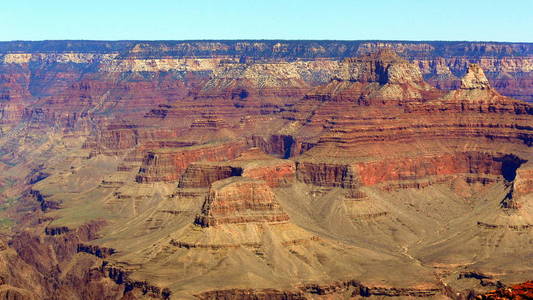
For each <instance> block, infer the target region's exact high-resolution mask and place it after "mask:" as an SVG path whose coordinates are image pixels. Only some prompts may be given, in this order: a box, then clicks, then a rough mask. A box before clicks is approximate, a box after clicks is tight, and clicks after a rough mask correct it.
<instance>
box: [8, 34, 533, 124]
mask: <svg viewBox="0 0 533 300" xmlns="http://www.w3.org/2000/svg"><path fill="white" fill-rule="evenodd" d="M378 49H391V50H393V51H395V52H397V53H399V54H400V55H401V56H403V57H405V58H407V59H409V60H411V61H412V63H414V64H416V65H418V66H419V68H420V71H416V72H415V74H401V73H398V72H396V71H395V70H394V69H395V68H400V69H401V68H402V67H401V66H395V67H393V68H392V69H391V70H390V75H391V76H392V77H391V78H388V79H387V80H389V81H391V82H396V83H400V82H398V80H402V81H413V79H415V78H412V76H415V77H416V80H414V81H420V79H421V78H420V77H421V76H423V77H424V78H425V79H428V80H429V82H431V83H432V84H433V85H435V86H438V87H440V88H445V89H449V88H454V87H458V86H459V84H460V82H459V81H458V79H457V78H458V77H460V76H462V75H463V74H465V72H466V70H467V68H468V65H469V64H470V63H472V62H476V63H478V64H479V65H480V67H481V68H483V69H484V70H485V72H486V73H487V74H488V79H489V81H490V82H491V83H492V85H493V86H494V87H495V88H496V89H497V90H499V91H500V92H501V93H502V94H503V95H508V96H513V97H516V98H519V99H523V100H531V99H532V98H531V95H532V94H533V93H532V90H531V80H532V75H531V74H532V72H533V61H532V58H531V56H532V53H533V50H532V49H533V47H532V46H531V45H530V44H527V43H524V44H520V43H507V44H506V43H469V42H372V41H368V42H366V41H353V42H343V41H337V42H326V41H308V42H306V41H301V42H300V41H205V42H196V41H190V42H83V41H68V42H61V41H50V42H2V43H0V73H1V74H2V75H1V77H0V100H1V101H2V105H1V110H2V111H3V113H2V122H4V123H5V122H8V123H12V122H16V121H17V120H20V119H21V118H23V117H24V118H33V119H35V118H37V117H38V118H40V119H42V120H46V121H48V122H58V121H60V120H61V121H63V122H67V121H68V120H72V119H74V120H77V119H79V118H84V117H86V116H87V115H100V116H102V115H104V116H105V115H106V114H108V113H109V112H111V111H112V112H113V113H114V114H117V115H122V114H125V115H130V116H131V115H138V114H141V113H145V112H146V110H147V109H148V108H150V107H154V106H155V105H158V104H168V103H169V102H171V101H172V100H175V99H179V98H184V97H187V96H190V95H195V97H198V98H226V99H233V100H243V99H247V98H248V99H249V100H253V98H254V97H256V96H257V97H262V98H265V97H266V98H268V97H270V98H272V97H274V98H278V97H282V98H284V97H285V98H286V97H298V96H301V95H302V94H304V93H305V92H306V91H307V90H308V89H309V88H310V87H313V86H316V85H317V84H322V83H325V82H328V81H329V80H330V79H331V78H335V77H337V76H338V75H339V74H338V71H337V70H338V64H339V62H342V61H343V60H344V59H345V58H349V57H355V56H358V55H366V54H369V53H375V52H377V50H378ZM375 67H377V68H380V66H375ZM418 72H419V73H418ZM394 74H396V75H394ZM400 75H401V76H400ZM382 79H383V80H384V79H385V78H382ZM37 115H39V116H37ZM71 122H72V121H71Z"/></svg>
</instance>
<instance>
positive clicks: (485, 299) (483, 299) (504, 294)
mask: <svg viewBox="0 0 533 300" xmlns="http://www.w3.org/2000/svg"><path fill="white" fill-rule="evenodd" d="M531 298H533V281H527V282H524V283H521V284H515V285H512V286H510V287H502V288H499V289H497V290H494V291H490V292H488V293H485V294H481V295H478V296H477V297H476V299H479V300H508V299H531Z"/></svg>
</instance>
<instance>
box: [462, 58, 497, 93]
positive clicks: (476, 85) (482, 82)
mask: <svg viewBox="0 0 533 300" xmlns="http://www.w3.org/2000/svg"><path fill="white" fill-rule="evenodd" d="M489 88H490V83H489V80H488V79H487V77H485V73H484V72H483V69H482V68H481V67H480V66H478V65H477V64H470V65H469V66H468V71H467V72H466V75H465V76H464V77H463V79H461V89H464V90H475V89H482V90H484V89H489Z"/></svg>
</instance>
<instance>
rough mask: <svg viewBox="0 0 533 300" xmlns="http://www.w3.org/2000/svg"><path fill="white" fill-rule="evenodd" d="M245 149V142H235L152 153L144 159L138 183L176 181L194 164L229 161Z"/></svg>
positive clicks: (169, 149)
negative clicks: (202, 161)
mask: <svg viewBox="0 0 533 300" xmlns="http://www.w3.org/2000/svg"><path fill="white" fill-rule="evenodd" d="M245 149H246V146H245V143H244V142H242V141H235V142H227V143H220V144H212V145H210V144H207V145H201V146H192V147H188V148H167V149H160V150H154V151H150V152H148V154H147V155H146V156H145V157H144V160H143V163H142V166H141V168H140V169H139V174H138V175H137V177H136V181H137V182H142V183H149V182H156V181H176V180H178V179H179V178H180V177H181V175H182V174H183V172H185V169H186V168H187V167H188V166H189V165H190V164H191V163H193V162H196V161H200V160H206V161H222V160H229V159H233V158H235V157H237V156H238V155H239V154H240V153H241V152H243V151H244V150H245Z"/></svg>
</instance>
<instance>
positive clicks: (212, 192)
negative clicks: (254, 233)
mask: <svg viewBox="0 0 533 300" xmlns="http://www.w3.org/2000/svg"><path fill="white" fill-rule="evenodd" d="M288 220H289V216H288V215H287V214H286V213H285V212H283V210H282V209H281V207H280V206H279V203H278V202H277V200H276V196H275V195H274V193H273V192H272V190H271V189H270V187H269V186H268V185H266V183H265V182H264V181H259V180H255V179H247V178H244V177H232V178H228V179H225V180H220V181H217V182H215V183H213V184H212V185H211V188H210V189H209V194H208V195H207V197H206V199H205V202H204V205H203V207H202V212H201V214H200V215H199V216H197V218H196V221H195V223H196V224H198V225H200V226H202V227H211V226H217V225H222V224H240V223H250V222H285V221H288Z"/></svg>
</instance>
